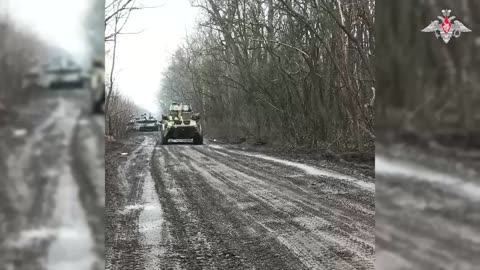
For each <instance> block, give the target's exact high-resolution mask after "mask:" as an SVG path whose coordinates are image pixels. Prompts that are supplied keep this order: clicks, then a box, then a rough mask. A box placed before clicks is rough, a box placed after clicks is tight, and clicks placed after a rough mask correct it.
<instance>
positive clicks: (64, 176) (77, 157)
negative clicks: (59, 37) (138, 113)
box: [0, 89, 105, 270]
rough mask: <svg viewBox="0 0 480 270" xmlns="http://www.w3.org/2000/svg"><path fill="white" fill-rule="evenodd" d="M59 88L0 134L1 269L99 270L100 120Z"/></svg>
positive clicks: (81, 97) (79, 94)
mask: <svg viewBox="0 0 480 270" xmlns="http://www.w3.org/2000/svg"><path fill="white" fill-rule="evenodd" d="M87 93H88V91H87V90H83V89H78V90H64V91H62V90H59V91H58V92H48V93H45V94H44V95H42V96H40V97H37V98H35V99H34V100H32V102H31V103H29V104H27V105H26V106H24V107H21V108H17V109H15V111H14V115H15V116H14V117H13V118H11V119H9V120H8V122H6V123H4V125H3V126H2V127H1V128H0V137H1V138H2V139H1V141H0V179H1V180H0V182H1V184H0V185H1V187H0V208H1V209H0V269H16V270H23V269H25V270H26V269H59V270H60V269H62V270H63V269H73V270H75V269H78V270H86V269H88V270H89V269H103V265H104V259H103V257H104V219H103V218H104V213H103V211H104V196H105V195H104V191H105V190H104V173H105V171H104V142H103V140H104V139H103V130H104V119H103V116H92V115H90V114H89V113H87V108H88V95H87Z"/></svg>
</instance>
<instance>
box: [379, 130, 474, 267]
mask: <svg viewBox="0 0 480 270" xmlns="http://www.w3.org/2000/svg"><path fill="white" fill-rule="evenodd" d="M417 141H418V140H413V139H412V138H410V140H409V141H406V140H394V141H379V142H378V143H377V155H376V175H377V178H376V190H377V192H376V197H377V201H376V212H377V215H376V230H375V232H376V245H377V250H376V253H377V254H376V258H377V260H376V267H377V268H380V269H386V270H397V269H476V268H478V265H480V258H479V257H478V254H479V253H480V237H479V235H480V229H479V228H480V214H479V213H480V204H479V199H480V182H479V181H478V179H480V178H479V176H480V166H479V165H478V164H479V161H480V150H479V149H478V148H477V149H474V148H470V149H467V148H463V149H462V148H460V147H447V146H445V145H443V146H442V145H440V144H439V143H437V142H435V141H433V140H429V141H428V142H425V143H413V142H417ZM450 145H454V143H452V142H451V143H450Z"/></svg>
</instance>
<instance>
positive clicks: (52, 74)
mask: <svg viewBox="0 0 480 270" xmlns="http://www.w3.org/2000/svg"><path fill="white" fill-rule="evenodd" d="M45 73H46V76H47V78H48V82H49V83H48V87H49V88H50V89H52V90H58V89H72V88H76V89H78V88H83V87H85V83H86V75H85V74H84V71H83V70H82V68H81V67H80V66H79V65H77V64H76V63H75V62H73V61H72V60H69V59H68V60H65V59H60V60H59V61H56V62H52V63H50V64H49V65H48V67H47V68H46V70H45Z"/></svg>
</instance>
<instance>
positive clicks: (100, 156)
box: [70, 115, 105, 269]
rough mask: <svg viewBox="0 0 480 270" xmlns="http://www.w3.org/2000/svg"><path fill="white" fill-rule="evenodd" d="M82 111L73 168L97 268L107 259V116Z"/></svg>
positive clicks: (73, 146) (74, 143) (74, 140)
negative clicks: (94, 115)
mask: <svg viewBox="0 0 480 270" xmlns="http://www.w3.org/2000/svg"><path fill="white" fill-rule="evenodd" d="M88 117H89V118H87V116H86V115H80V116H79V117H78V119H77V121H76V122H77V125H76V126H75V129H74V131H73V138H72V143H71V144H70V156H71V157H72V159H71V162H70V163H71V167H72V172H73V175H74V178H75V181H76V183H77V186H78V187H79V199H80V202H81V205H82V206H83V208H84V209H85V212H86V213H87V214H88V218H87V222H88V225H89V226H90V228H91V230H92V233H93V237H94V241H95V253H96V255H97V266H96V267H95V269H104V259H105V181H104V180H105V163H104V156H105V142H104V137H103V133H104V119H103V117H102V118H101V119H99V118H98V117H97V118H93V119H92V118H91V116H88Z"/></svg>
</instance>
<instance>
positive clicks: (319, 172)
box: [209, 145, 375, 192]
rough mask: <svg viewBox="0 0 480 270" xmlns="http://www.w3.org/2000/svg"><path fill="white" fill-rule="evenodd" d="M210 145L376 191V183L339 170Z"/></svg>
mask: <svg viewBox="0 0 480 270" xmlns="http://www.w3.org/2000/svg"><path fill="white" fill-rule="evenodd" d="M209 146H210V147H211V148H214V149H221V150H224V151H227V152H231V153H235V154H240V155H244V156H249V157H255V158H260V159H264V160H268V161H273V162H276V163H280V164H283V165H287V166H290V167H295V168H298V169H300V170H303V171H304V172H305V173H306V174H309V175H314V176H323V177H331V178H336V179H341V180H345V181H349V182H352V183H354V184H356V185H357V186H359V187H360V188H362V189H364V190H368V191H372V192H373V191H375V183H369V182H364V181H361V180H359V179H356V178H354V177H351V176H348V175H344V174H341V173H338V172H334V171H330V170H326V169H320V168H316V167H313V166H309V165H305V164H302V163H298V162H293V161H289V160H284V159H279V158H274V157H271V156H267V155H263V154H251V153H247V152H242V151H235V150H229V149H225V148H224V147H222V146H218V145H209Z"/></svg>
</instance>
